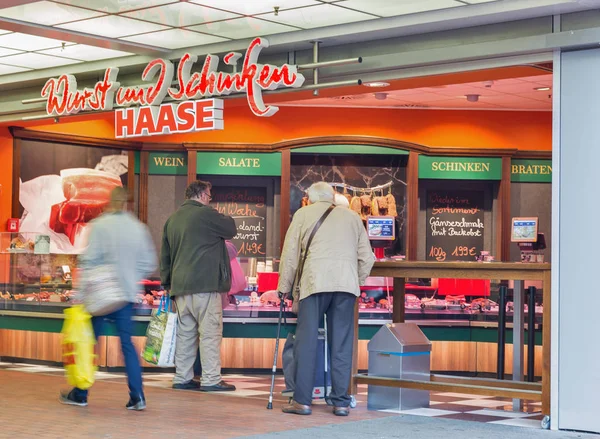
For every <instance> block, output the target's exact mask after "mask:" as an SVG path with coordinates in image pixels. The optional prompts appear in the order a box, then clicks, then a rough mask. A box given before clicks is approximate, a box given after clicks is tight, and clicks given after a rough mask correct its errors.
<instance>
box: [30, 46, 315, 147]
mask: <svg viewBox="0 0 600 439" xmlns="http://www.w3.org/2000/svg"><path fill="white" fill-rule="evenodd" d="M267 47H269V42H268V41H267V40H266V39H264V38H255V39H254V40H253V41H252V42H251V43H250V46H249V47H248V50H247V51H246V54H245V56H244V59H243V63H242V69H241V71H240V72H237V73H226V72H218V71H217V67H218V64H219V57H218V56H214V55H207V56H206V58H205V60H204V64H203V65H202V68H201V69H200V71H199V72H194V73H192V67H193V66H194V64H196V63H197V62H198V57H197V56H196V55H192V54H189V53H186V54H185V55H183V56H182V57H181V60H180V61H179V64H178V67H177V71H175V68H174V66H173V63H172V62H171V61H168V60H164V59H155V60H153V61H151V62H150V63H148V65H147V66H146V68H145V69H144V71H143V72H142V80H143V81H145V82H148V84H145V85H142V86H129V87H125V86H121V84H120V83H119V82H117V76H118V73H119V69H118V68H108V69H106V71H105V73H104V77H103V79H102V80H101V81H99V82H97V83H96V85H94V87H93V88H84V89H82V90H79V89H77V81H76V79H75V77H74V76H73V75H67V74H65V75H61V76H60V77H58V78H52V79H49V80H48V81H47V82H46V84H45V85H44V88H43V89H42V93H41V96H42V97H43V98H46V112H47V113H48V115H50V116H65V115H69V114H76V113H78V112H80V111H112V110H113V108H114V106H115V105H116V106H117V107H125V108H120V109H117V112H116V115H115V122H116V123H121V122H123V124H121V125H120V126H119V127H117V128H119V129H117V137H132V136H136V135H153V134H168V133H169V132H172V129H173V127H175V129H176V131H175V132H187V131H196V130H198V129H222V104H221V103H219V102H220V100H219V99H207V98H211V97H213V98H214V97H218V96H227V95H230V94H232V93H246V98H247V100H248V105H249V106H250V109H251V110H252V112H253V113H254V114H255V115H257V116H263V117H269V116H273V115H274V114H275V113H277V111H278V110H279V108H277V107H276V106H273V105H267V104H265V102H264V100H263V92H264V91H265V90H275V89H278V88H298V87H301V86H302V84H303V83H304V76H303V75H302V74H300V73H298V70H297V68H296V66H293V65H290V64H283V65H282V66H281V67H277V66H273V65H269V64H259V63H258V57H259V54H260V53H261V51H262V50H263V49H265V48H267ZM241 57H242V55H241V54H240V53H235V52H231V53H228V54H227V55H225V56H224V57H223V62H224V63H225V64H226V65H228V66H235V65H237V61H238V60H239V59H240V58H241ZM173 84H174V86H172V85H173ZM167 97H168V98H169V99H171V100H173V101H176V102H181V103H179V104H176V103H170V104H163V101H164V100H165V99H166V98H167ZM200 99H204V100H207V102H205V103H203V104H194V103H191V102H186V101H198V100H200ZM184 104H186V105H184ZM198 105H199V106H198ZM132 106H135V108H131V109H130V108H127V107H132ZM144 107H151V108H148V109H146V110H144ZM167 107H168V109H167ZM200 113H201V114H200ZM192 116H193V119H194V121H193V123H192ZM219 121H221V122H219ZM140 123H141V124H142V125H143V127H142V128H141V129H139V126H138V125H139V124H140ZM211 124H212V128H211ZM138 133H139V134H138Z"/></svg>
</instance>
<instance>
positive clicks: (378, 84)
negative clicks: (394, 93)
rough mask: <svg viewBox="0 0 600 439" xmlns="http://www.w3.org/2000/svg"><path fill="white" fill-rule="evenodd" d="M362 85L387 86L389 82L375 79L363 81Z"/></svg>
mask: <svg viewBox="0 0 600 439" xmlns="http://www.w3.org/2000/svg"><path fill="white" fill-rule="evenodd" d="M363 85H365V86H367V87H378V88H380V87H389V86H390V83H389V82H381V81H375V82H365V83H364V84H363Z"/></svg>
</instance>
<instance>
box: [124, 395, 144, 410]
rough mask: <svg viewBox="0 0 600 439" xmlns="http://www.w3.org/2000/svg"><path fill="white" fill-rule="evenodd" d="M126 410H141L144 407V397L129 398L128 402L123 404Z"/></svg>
mask: <svg viewBox="0 0 600 439" xmlns="http://www.w3.org/2000/svg"><path fill="white" fill-rule="evenodd" d="M125 408H126V409H127V410H135V411H136V412H141V411H142V410H145V409H146V400H145V399H144V398H139V399H133V398H129V402H128V403H127V405H126V406H125Z"/></svg>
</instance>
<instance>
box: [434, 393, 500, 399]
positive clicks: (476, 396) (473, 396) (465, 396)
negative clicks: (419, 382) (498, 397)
mask: <svg viewBox="0 0 600 439" xmlns="http://www.w3.org/2000/svg"><path fill="white" fill-rule="evenodd" d="M436 395H440V396H453V397H455V398H461V399H463V400H464V399H488V398H493V396H480V395H469V394H468V393H452V392H445V393H436Z"/></svg>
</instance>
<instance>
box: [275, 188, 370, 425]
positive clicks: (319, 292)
mask: <svg viewBox="0 0 600 439" xmlns="http://www.w3.org/2000/svg"><path fill="white" fill-rule="evenodd" d="M307 192H308V197H309V201H310V203H311V204H310V205H308V206H306V207H303V208H302V209H300V210H298V211H297V212H296V214H295V215H294V218H293V220H292V223H291V224H290V228H289V230H288V232H287V234H286V237H285V243H284V247H283V253H282V255H281V264H280V269H279V275H280V280H279V288H278V289H279V291H280V292H282V293H283V294H288V293H290V292H291V293H292V295H293V298H294V307H293V310H294V311H295V312H297V313H298V320H297V326H296V340H295V343H294V361H295V363H296V367H295V380H294V381H295V389H294V400H293V401H292V403H291V404H289V405H287V406H285V407H284V408H283V411H284V412H285V413H292V414H298V415H310V414H311V413H312V409H311V401H312V390H313V385H314V382H315V363H316V360H317V343H318V339H317V336H318V330H319V322H320V321H321V320H322V318H323V315H326V316H327V322H328V327H329V330H328V339H329V345H330V347H331V384H332V392H331V395H330V398H331V402H332V404H333V406H334V408H333V413H334V414H335V415H336V416H348V414H349V406H350V396H349V395H348V384H349V382H350V376H351V373H352V346H353V336H354V305H355V303H356V298H357V297H358V296H359V295H360V286H361V285H363V284H364V282H365V280H366V278H367V277H368V275H369V273H370V271H371V267H372V266H373V263H374V262H375V257H374V255H373V252H372V250H371V246H370V244H369V240H368V237H367V233H366V230H365V227H364V225H363V223H362V220H361V219H360V217H359V216H358V215H357V214H356V213H355V212H353V211H351V210H349V209H347V208H342V207H338V208H336V205H335V198H334V196H335V191H334V190H333V188H332V187H331V186H330V185H328V184H327V183H325V182H319V183H315V184H313V185H312V186H311V187H310V188H309V189H308V191H307ZM292 288H293V291H292Z"/></svg>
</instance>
